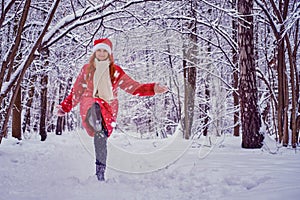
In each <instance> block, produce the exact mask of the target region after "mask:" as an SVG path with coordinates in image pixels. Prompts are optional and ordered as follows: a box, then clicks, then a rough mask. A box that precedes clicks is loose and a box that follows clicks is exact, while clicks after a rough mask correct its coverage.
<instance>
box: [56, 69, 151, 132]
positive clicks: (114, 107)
mask: <svg viewBox="0 0 300 200" xmlns="http://www.w3.org/2000/svg"><path fill="white" fill-rule="evenodd" d="M88 66H89V65H88V64H85V65H84V66H83V68H82V69H81V72H80V74H79V75H78V77H77V79H76V81H75V83H74V86H73V88H72V90H71V93H70V94H69V95H68V96H67V97H66V98H65V99H64V100H63V101H62V103H61V104H60V105H61V106H62V109H63V111H65V112H70V111H71V109H72V108H73V107H75V106H76V105H77V104H78V103H80V115H81V118H82V125H83V127H84V128H85V129H86V131H87V133H88V134H89V135H90V136H92V137H93V136H94V131H93V129H92V128H91V127H90V126H89V124H88V123H87V122H86V114H87V111H88V109H89V108H90V107H91V106H92V105H93V104H94V103H95V102H97V103H98V104H99V105H100V108H101V113H102V116H103V120H104V125H105V128H106V129H107V131H108V136H110V135H111V133H112V131H113V128H114V124H115V122H116V118H117V112H118V98H117V95H118V88H121V89H123V90H124V91H126V92H127V93H129V94H132V95H138V96H153V95H154V94H155V93H154V85H155V83H147V84H140V83H138V82H136V81H135V80H133V79H132V78H130V77H129V76H128V75H127V74H126V73H125V72H124V71H123V69H121V67H119V66H117V65H115V68H116V71H115V74H114V80H113V82H112V87H113V94H114V100H113V101H112V102H111V103H107V102H106V101H104V100H103V99H100V98H94V97H93V89H94V84H93V79H91V81H86V75H87V68H88ZM93 76H94V72H92V74H91V77H93Z"/></svg>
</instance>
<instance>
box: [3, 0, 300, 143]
mask: <svg viewBox="0 0 300 200" xmlns="http://www.w3.org/2000/svg"><path fill="white" fill-rule="evenodd" d="M299 7H300V2H298V1H297V0H294V1H290V0H285V1H283V0H277V1H276V0H269V1H265V0H254V1H253V0H237V1H236V0H232V1H227V0H212V1H205V0H201V1H199V0H198V1H197V0H186V1H184V0H178V1H177V0H173V1H171V0H144V1H142V0H128V1H119V0H107V1H93V0H68V1H60V0H51V1H42V0H38V1H36V0H24V1H17V0H11V1H7V0H2V1H1V16H0V17H1V18H0V32H1V35H0V38H1V48H0V56H1V73H0V90H1V93H0V95H1V96H0V103H1V109H0V119H1V120H0V143H1V140H2V138H3V137H5V136H8V135H12V136H13V137H16V138H18V139H22V138H30V137H31V135H32V134H33V133H39V134H40V135H41V140H42V141H44V140H46V138H47V134H48V133H51V132H56V134H61V133H62V131H63V130H74V129H76V128H80V126H81V123H80V118H79V115H78V114H79V112H78V109H74V110H73V111H72V112H71V113H70V114H68V115H67V116H66V117H63V118H60V117H57V116H56V115H55V106H56V105H58V104H59V103H60V102H61V101H62V100H63V98H64V97H65V96H66V95H67V94H68V93H69V92H70V89H71V87H72V83H73V82H74V81H75V77H76V76H77V74H78V73H79V70H80V69H81V67H82V66H83V64H85V63H86V62H87V60H88V58H89V56H90V54H91V48H92V43H93V40H94V39H97V38H100V37H109V38H110V39H111V40H112V41H113V43H114V48H113V52H114V57H115V62H116V63H117V64H118V65H120V66H121V67H123V68H124V70H125V71H126V72H127V73H128V74H130V75H131V76H132V77H133V78H135V79H136V80H138V81H139V82H152V81H153V82H160V83H162V84H164V85H167V86H168V87H169V88H170V92H168V93H167V94H165V95H163V96H155V97H143V98H140V97H139V98H137V97H135V96H129V95H127V94H125V93H124V92H120V110H122V112H120V114H119V116H118V125H117V128H118V129H119V130H122V131H124V132H127V131H128V132H132V130H134V132H136V135H135V136H136V137H139V138H157V137H161V138H166V137H168V135H172V134H173V133H174V130H175V129H176V127H177V126H178V124H181V125H182V126H183V127H184V128H183V130H184V131H183V137H184V138H185V139H190V138H191V137H197V136H199V135H202V134H203V135H217V136H218V135H221V134H227V133H228V134H231V135H234V136H239V135H242V147H244V148H260V147H261V145H262V141H263V138H264V136H265V134H269V135H272V136H274V138H275V139H276V141H277V142H278V143H279V144H282V145H283V146H289V145H291V146H292V147H293V148H296V147H297V145H298V143H299V141H298V140H299V139H298V138H299V128H300V118H299V117H298V116H299V112H300V107H299V78H300V76H299V56H300V55H299V50H298V49H299V44H300V42H299V36H300V34H299V19H300V9H299Z"/></svg>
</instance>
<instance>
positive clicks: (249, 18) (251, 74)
mask: <svg viewBox="0 0 300 200" xmlns="http://www.w3.org/2000/svg"><path fill="white" fill-rule="evenodd" d="M238 12H239V14H240V19H239V28H238V46H239V67H240V84H239V95H240V110H241V123H242V132H243V135H242V147H243V148H261V147H262V142H263V139H264V137H263V135H262V134H261V133H260V127H261V119H260V114H259V109H258V105H257V101H258V92H257V85H256V70H255V57H254V37H253V15H252V14H253V0H238Z"/></svg>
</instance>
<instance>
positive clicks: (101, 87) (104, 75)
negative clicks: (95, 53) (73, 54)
mask: <svg viewBox="0 0 300 200" xmlns="http://www.w3.org/2000/svg"><path fill="white" fill-rule="evenodd" d="M95 65H96V71H95V74H94V79H93V81H94V82H93V83H94V91H93V97H98V98H101V99H103V100H104V101H106V102H108V103H110V102H111V101H112V100H113V98H114V95H113V91H112V84H111V79H110V73H109V65H110V61H109V60H105V61H98V60H97V59H96V58H95Z"/></svg>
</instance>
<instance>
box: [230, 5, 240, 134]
mask: <svg viewBox="0 0 300 200" xmlns="http://www.w3.org/2000/svg"><path fill="white" fill-rule="evenodd" d="M232 8H233V9H236V0H233V1H232ZM232 30H233V31H232V38H233V40H234V41H235V42H236V43H237V31H238V26H237V21H236V19H235V18H233V19H232ZM232 63H233V64H234V68H233V88H234V89H235V91H233V105H234V109H236V111H234V116H233V122H234V129H233V135H234V136H240V122H239V120H240V112H239V110H238V108H239V95H238V92H237V90H238V85H239V71H238V53H237V52H236V49H234V48H232Z"/></svg>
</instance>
